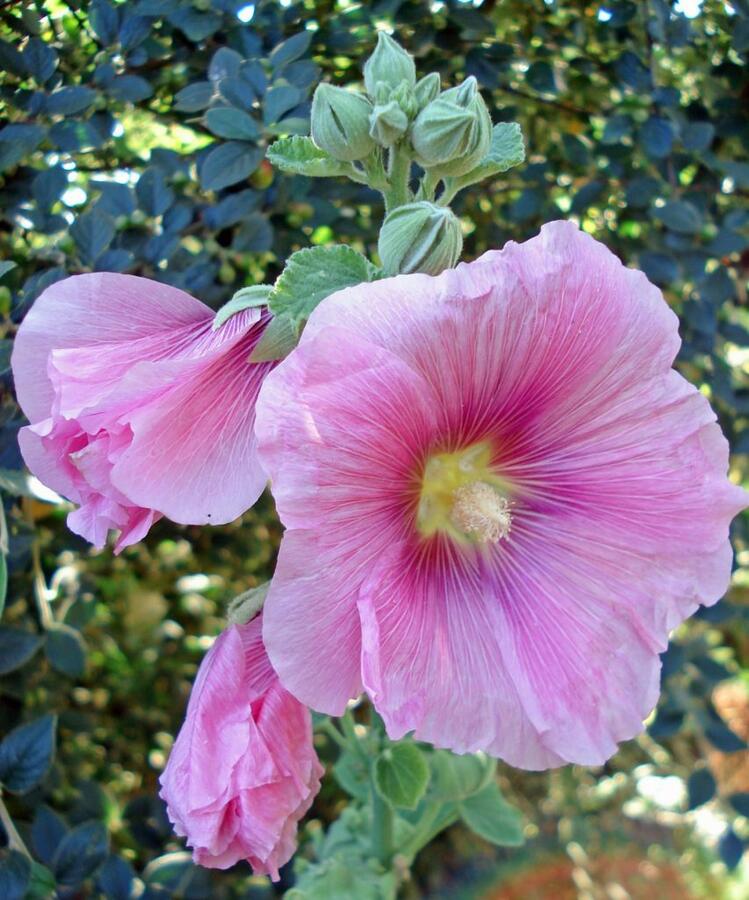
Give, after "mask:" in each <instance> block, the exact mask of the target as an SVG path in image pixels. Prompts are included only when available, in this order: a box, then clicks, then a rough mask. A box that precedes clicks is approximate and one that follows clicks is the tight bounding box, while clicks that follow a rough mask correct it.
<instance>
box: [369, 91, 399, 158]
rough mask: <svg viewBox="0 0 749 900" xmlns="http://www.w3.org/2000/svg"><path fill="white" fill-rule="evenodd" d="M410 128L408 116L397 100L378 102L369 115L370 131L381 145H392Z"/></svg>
mask: <svg viewBox="0 0 749 900" xmlns="http://www.w3.org/2000/svg"><path fill="white" fill-rule="evenodd" d="M407 128H408V116H407V115H406V114H405V113H404V112H403V110H402V109H401V108H400V106H398V104H397V103H396V101H395V100H390V101H389V102H388V103H384V104H378V105H377V106H375V108H374V109H373V110H372V114H371V115H370V117H369V133H370V135H371V136H372V137H373V138H374V140H375V141H377V143H378V144H379V145H380V146H381V147H392V145H393V144H394V143H395V142H396V141H397V140H399V138H400V137H401V136H402V135H403V134H404V133H405V131H406V129H407Z"/></svg>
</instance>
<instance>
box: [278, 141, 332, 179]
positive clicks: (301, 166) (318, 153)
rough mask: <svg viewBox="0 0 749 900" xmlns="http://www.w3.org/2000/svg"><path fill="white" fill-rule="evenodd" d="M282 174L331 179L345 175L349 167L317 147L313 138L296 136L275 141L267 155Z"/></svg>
mask: <svg viewBox="0 0 749 900" xmlns="http://www.w3.org/2000/svg"><path fill="white" fill-rule="evenodd" d="M265 155H266V156H267V157H268V160H269V161H270V162H271V163H272V164H273V165H274V166H275V167H276V168H277V169H280V170H281V171H282V172H291V173H293V174H294V175H306V176H308V177H309V178H331V177H333V176H335V175H345V174H346V172H347V171H348V169H349V166H348V165H347V163H345V162H340V161H339V160H337V159H334V158H333V157H332V156H331V155H330V154H329V153H326V152H325V151H324V150H321V149H320V148H319V147H316V146H315V144H314V143H313V142H312V138H308V137H301V136H300V135H294V136H293V137H288V138H282V139H281V140H280V141H274V142H273V143H272V144H271V145H270V147H268V150H267V151H266V154H265Z"/></svg>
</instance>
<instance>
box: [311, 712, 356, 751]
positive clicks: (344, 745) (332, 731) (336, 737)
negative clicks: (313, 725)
mask: <svg viewBox="0 0 749 900" xmlns="http://www.w3.org/2000/svg"><path fill="white" fill-rule="evenodd" d="M318 731H321V732H322V733H323V734H325V735H327V736H328V737H329V738H330V739H331V740H332V741H333V742H334V743H336V744H338V746H339V747H340V748H341V749H342V750H348V746H349V743H348V741H347V740H346V738H345V737H344V736H343V735H342V734H341V732H340V731H339V730H338V729H337V728H336V727H335V725H334V724H333V723H332V722H331V721H330V719H326V720H325V721H324V722H322V723H321V724H320V725H318Z"/></svg>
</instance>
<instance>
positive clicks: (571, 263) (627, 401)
mask: <svg viewBox="0 0 749 900" xmlns="http://www.w3.org/2000/svg"><path fill="white" fill-rule="evenodd" d="M678 347H679V337H678V334H677V318H676V316H675V315H674V314H673V312H671V310H670V309H669V308H668V306H667V305H666V304H665V302H664V301H663V297H662V295H661V293H660V291H659V290H658V289H657V288H655V287H653V285H652V284H650V283H649V282H648V281H647V279H646V278H645V276H644V275H643V274H642V273H640V272H636V271H633V270H631V269H627V268H625V267H624V266H623V265H622V264H621V263H620V262H619V260H618V259H616V257H614V256H613V255H612V254H611V253H610V252H609V251H608V250H607V249H606V248H605V247H604V246H603V245H602V244H599V243H597V242H596V241H594V240H593V239H592V238H591V237H589V236H587V235H585V234H583V233H582V232H581V231H579V230H578V229H577V228H576V227H575V226H574V225H573V224H571V223H565V222H553V223H551V224H549V225H546V226H545V227H544V228H543V229H542V231H541V234H540V235H539V236H538V237H535V238H533V239H532V240H530V241H528V242H526V243H524V244H520V245H518V244H515V243H509V244H508V245H507V246H506V247H505V249H504V250H503V251H501V252H490V253H487V254H485V255H484V256H483V257H481V259H479V260H477V261H476V262H474V263H470V264H468V265H460V266H458V267H457V268H456V269H454V270H450V271H447V272H444V273H443V274H442V275H440V276H438V277H436V278H432V277H429V276H425V275H406V276H399V277H397V278H392V279H387V280H383V281H377V282H374V283H371V284H362V285H359V286H357V287H352V288H348V289H346V290H344V291H340V292H339V293H337V294H335V295H334V296H332V297H330V298H329V299H327V300H325V301H324V302H323V303H321V304H320V306H319V307H318V308H317V309H316V310H315V312H314V313H313V314H312V315H311V317H310V319H309V323H308V325H307V327H306V329H305V331H304V334H303V337H302V340H301V342H300V344H299V346H298V348H297V349H296V350H295V351H294V352H293V353H292V354H291V355H290V356H289V357H288V358H287V359H286V360H285V361H284V362H283V363H282V364H281V365H280V366H279V367H278V369H276V371H275V372H273V373H272V374H271V375H270V376H269V377H268V378H267V379H266V381H265V384H264V385H263V388H262V390H261V392H260V397H259V399H258V412H257V425H256V433H257V435H258V448H259V453H260V459H261V461H262V462H263V464H264V466H265V468H266V471H267V472H268V473H269V474H270V476H271V482H272V487H273V491H274V494H275V498H276V503H277V508H278V510H279V513H280V516H281V518H282V520H283V522H284V524H285V525H286V526H287V531H286V534H285V536H284V539H283V544H282V547H281V552H280V556H279V560H278V566H277V571H276V575H275V577H274V579H273V583H272V586H271V588H270V592H269V594H268V597H267V600H266V605H265V613H264V618H265V632H264V639H265V642H266V646H267V649H268V654H269V656H270V659H271V661H272V663H273V665H274V666H275V668H276V671H277V672H278V674H279V677H280V678H281V681H282V682H283V684H284V685H285V686H286V687H287V688H288V690H290V691H291V692H292V693H293V694H294V695H295V696H297V697H298V698H299V699H300V700H302V701H303V702H305V703H307V704H309V705H310V706H312V707H315V708H316V709H319V710H322V711H324V712H327V713H331V714H340V713H341V712H342V711H343V709H344V706H345V704H346V701H347V700H348V699H349V698H350V697H353V696H355V695H356V694H358V693H359V692H360V691H361V689H362V687H364V688H365V689H366V691H367V692H368V694H369V695H370V697H371V698H372V700H373V702H374V704H375V706H376V708H377V710H378V711H379V712H380V714H381V715H382V716H383V718H384V720H385V723H386V725H387V728H388V731H389V733H390V735H391V737H393V738H398V737H400V736H402V735H403V734H405V733H406V732H409V731H413V732H414V733H415V736H416V737H417V738H419V739H421V740H425V741H431V742H433V743H434V744H437V745H439V746H443V747H448V748H451V749H453V750H456V751H458V752H468V751H475V750H479V749H483V750H485V751H487V752H489V753H491V754H492V755H495V756H499V757H503V758H504V759H506V760H507V761H509V762H510V763H512V764H513V765H516V766H521V767H524V768H531V769H534V768H535V769H537V768H545V767H549V766H555V765H560V764H563V763H564V762H566V761H570V762H577V763H583V764H599V763H602V762H603V761H604V760H606V759H607V758H608V757H609V756H610V755H611V754H612V753H613V752H614V751H615V749H616V745H617V742H618V741H621V740H624V739H626V738H630V737H632V736H633V735H634V734H636V733H638V732H639V731H640V730H641V729H642V720H643V718H644V717H645V716H646V715H647V714H648V712H649V711H650V710H651V708H652V707H653V705H654V704H655V702H656V699H657V696H658V688H659V670H660V661H659V658H658V654H659V653H660V652H661V651H662V650H663V649H664V648H665V647H666V644H667V640H668V634H669V631H670V630H671V629H672V628H674V627H675V626H676V625H678V624H679V622H681V621H682V620H683V619H684V618H686V617H687V616H689V615H690V614H691V613H692V612H694V610H695V609H696V608H697V607H698V605H699V604H701V603H702V604H711V603H714V602H715V601H716V600H717V599H718V598H719V597H721V596H722V594H723V593H724V591H725V590H726V587H727V585H728V582H729V573H730V569H731V548H730V545H729V542H728V525H729V522H730V521H731V519H732V517H733V516H734V515H735V514H736V513H737V511H739V510H740V509H742V508H744V507H745V506H746V505H747V499H746V497H747V495H746V494H745V493H744V491H743V490H742V489H741V488H739V487H736V486H735V485H733V484H731V483H730V482H729V481H728V480H727V478H726V472H727V466H728V446H727V443H726V441H725V439H724V438H723V436H722V434H721V432H720V429H719V427H718V425H717V424H716V423H715V416H714V414H713V412H712V411H711V409H710V406H709V404H708V402H707V400H706V399H705V397H703V396H702V395H701V394H700V393H699V391H697V390H696V389H695V388H694V387H693V386H692V385H690V384H688V383H687V382H686V381H685V380H684V379H683V378H682V377H681V376H680V375H678V374H677V373H676V372H675V371H673V370H672V369H671V364H672V362H673V360H674V356H675V354H676V352H677V349H678Z"/></svg>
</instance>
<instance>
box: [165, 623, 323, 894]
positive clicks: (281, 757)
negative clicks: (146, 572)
mask: <svg viewBox="0 0 749 900" xmlns="http://www.w3.org/2000/svg"><path fill="white" fill-rule="evenodd" d="M261 618H262V617H257V618H255V619H253V620H252V621H251V622H249V623H247V624H246V625H232V626H231V627H230V628H228V629H227V630H226V631H224V632H223V633H222V634H221V635H220V636H219V637H218V638H217V640H216V642H215V644H214V645H213V647H211V649H210V650H209V651H208V654H207V655H206V657H205V659H204V660H203V663H202V665H201V667H200V671H199V672H198V677H197V679H196V681H195V685H194V686H193V689H192V694H191V696H190V703H189V705H188V708H187V717H186V720H185V723H184V725H183V726H182V730H181V731H180V733H179V735H178V736H177V740H176V741H175V743H174V747H173V749H172V753H171V755H170V757H169V762H168V764H167V767H166V769H165V770H164V773H163V774H162V776H161V784H162V789H161V796H162V798H163V799H164V801H165V802H166V804H167V811H168V814H169V818H170V820H171V821H172V823H173V824H174V827H175V830H176V832H177V834H179V835H182V836H186V837H187V843H188V845H189V846H191V847H192V848H193V857H194V859H195V862H197V863H199V864H200V865H202V866H207V867H209V868H218V869H228V868H229V867H230V866H233V865H234V864H235V863H236V862H238V861H239V860H242V859H246V860H247V861H248V862H249V863H250V864H251V865H252V868H253V870H254V871H255V873H256V874H264V875H270V876H271V877H272V878H273V879H277V878H278V869H279V868H280V867H281V866H282V865H283V864H284V863H286V862H287V861H288V860H289V859H290V858H291V856H292V854H293V853H294V850H295V849H296V829H297V824H298V822H299V820H300V819H301V818H302V816H303V815H304V814H305V813H306V812H307V810H308V809H309V808H310V806H311V805H312V801H313V800H314V798H315V795H316V794H317V792H318V790H319V789H320V778H321V776H322V774H323V771H324V770H323V768H322V766H321V765H320V763H319V761H318V759H317V755H316V753H315V751H314V748H313V746H312V721H311V717H310V713H309V710H308V709H307V708H306V707H304V706H302V704H301V703H299V702H298V701H297V700H295V699H294V697H292V696H291V694H289V693H287V691H285V690H284V688H283V687H282V686H281V684H280V682H279V680H278V677H277V676H276V673H275V672H274V671H273V668H272V666H271V664H270V662H269V660H268V657H267V655H266V653H265V649H264V647H263V640H262V634H261V631H262V624H261Z"/></svg>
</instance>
